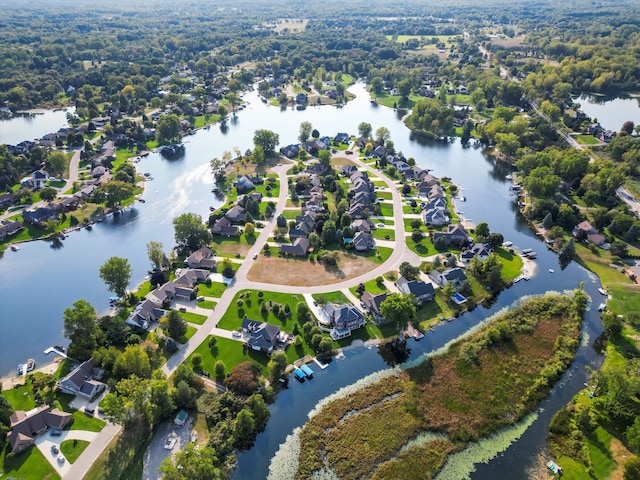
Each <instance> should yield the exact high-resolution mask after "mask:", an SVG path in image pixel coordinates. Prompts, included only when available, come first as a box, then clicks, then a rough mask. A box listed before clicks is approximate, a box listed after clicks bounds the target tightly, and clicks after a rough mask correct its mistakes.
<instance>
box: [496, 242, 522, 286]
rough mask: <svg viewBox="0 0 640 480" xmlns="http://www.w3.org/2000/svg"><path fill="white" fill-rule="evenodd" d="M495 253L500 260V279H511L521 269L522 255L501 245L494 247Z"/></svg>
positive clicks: (518, 273)
mask: <svg viewBox="0 0 640 480" xmlns="http://www.w3.org/2000/svg"><path fill="white" fill-rule="evenodd" d="M496 253H497V254H498V256H499V257H500V260H501V262H502V279H503V280H505V281H509V280H513V279H514V278H516V277H517V276H518V275H520V272H521V270H522V265H523V263H524V262H523V261H522V257H520V255H515V254H513V253H511V252H509V250H508V249H506V248H503V247H498V248H496Z"/></svg>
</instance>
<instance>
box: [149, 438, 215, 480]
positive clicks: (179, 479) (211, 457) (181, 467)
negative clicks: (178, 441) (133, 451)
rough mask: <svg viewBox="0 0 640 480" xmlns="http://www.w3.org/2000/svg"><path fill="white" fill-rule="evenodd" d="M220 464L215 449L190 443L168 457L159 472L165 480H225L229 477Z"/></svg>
mask: <svg viewBox="0 0 640 480" xmlns="http://www.w3.org/2000/svg"><path fill="white" fill-rule="evenodd" d="M220 464H221V461H220V459H219V458H218V453H217V451H216V449H215V448H212V447H209V446H203V445H199V444H198V443H193V442H190V443H188V444H187V446H186V447H185V448H184V450H181V451H179V452H178V453H176V454H175V455H169V456H168V457H166V458H165V459H164V460H163V461H162V464H161V465H160V468H159V469H158V472H159V473H160V475H161V476H162V478H163V479H164V480H185V479H189V480H224V479H226V478H228V476H227V473H226V469H225V468H224V467H223V466H221V465H220Z"/></svg>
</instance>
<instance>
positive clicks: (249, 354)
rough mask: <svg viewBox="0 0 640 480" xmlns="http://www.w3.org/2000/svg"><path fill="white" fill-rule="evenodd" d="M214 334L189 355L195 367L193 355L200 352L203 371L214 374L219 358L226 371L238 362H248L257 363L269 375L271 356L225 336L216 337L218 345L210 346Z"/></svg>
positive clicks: (191, 364)
mask: <svg viewBox="0 0 640 480" xmlns="http://www.w3.org/2000/svg"><path fill="white" fill-rule="evenodd" d="M211 337H212V335H209V336H207V338H205V340H204V341H203V342H202V343H201V344H200V345H198V348H196V349H195V350H194V352H193V353H192V354H191V355H189V358H187V362H188V363H189V365H190V366H191V367H193V360H192V358H193V355H194V354H196V353H199V354H200V355H201V356H202V371H204V372H209V373H210V374H211V375H213V374H214V371H215V365H216V362H217V361H218V360H222V361H223V362H224V367H225V373H228V372H231V370H233V369H234V368H235V367H236V366H237V365H238V364H240V363H242V362H246V361H247V360H248V361H250V362H251V363H255V364H257V365H259V366H260V368H261V369H262V374H263V375H268V370H267V364H268V363H269V357H268V356H267V355H265V354H264V353H261V352H257V351H255V350H251V349H250V348H247V349H244V348H242V342H241V341H238V340H231V339H229V338H224V337H216V346H215V347H213V348H209V341H210V340H211Z"/></svg>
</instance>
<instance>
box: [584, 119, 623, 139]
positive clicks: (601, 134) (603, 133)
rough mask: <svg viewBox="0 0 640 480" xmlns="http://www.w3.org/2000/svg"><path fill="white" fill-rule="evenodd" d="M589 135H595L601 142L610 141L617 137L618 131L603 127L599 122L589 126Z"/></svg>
mask: <svg viewBox="0 0 640 480" xmlns="http://www.w3.org/2000/svg"><path fill="white" fill-rule="evenodd" d="M587 135H593V136H594V137H596V138H597V139H598V140H600V141H601V142H604V143H609V142H610V141H611V140H613V139H614V138H615V137H616V135H617V133H616V132H614V131H613V130H607V129H605V128H602V125H600V124H599V123H592V124H591V125H589V126H588V127H587Z"/></svg>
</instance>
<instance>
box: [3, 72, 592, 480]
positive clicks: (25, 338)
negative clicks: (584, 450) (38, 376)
mask: <svg viewBox="0 0 640 480" xmlns="http://www.w3.org/2000/svg"><path fill="white" fill-rule="evenodd" d="M350 91H351V92H352V93H354V94H355V95H356V99H355V100H354V101H352V102H349V103H348V104H347V105H346V106H345V107H343V108H341V109H338V108H334V107H308V108H307V109H306V110H304V111H298V110H292V109H287V110H280V109H279V108H277V107H271V106H269V105H266V104H263V103H262V102H260V100H259V98H258V95H257V93H256V92H248V93H247V94H246V95H245V100H246V101H247V102H248V106H247V108H245V109H244V110H242V111H241V112H239V113H238V116H237V118H236V119H234V120H232V121H230V122H229V125H228V128H227V129H225V130H224V131H222V130H221V129H220V128H219V127H217V126H213V127H212V128H211V129H210V130H200V131H199V132H197V133H196V134H195V135H193V136H190V137H187V138H186V139H185V144H186V152H185V155H184V157H182V158H180V159H177V160H166V159H164V158H162V157H161V156H160V155H159V154H155V153H153V154H151V155H150V156H149V157H147V158H144V159H143V160H142V161H141V162H140V163H139V164H138V168H139V169H140V171H141V172H149V173H151V175H152V176H153V178H154V180H153V181H151V182H149V183H148V184H147V187H146V190H145V193H144V199H145V201H146V203H138V204H136V205H134V206H133V207H132V208H130V209H128V210H127V211H126V212H124V213H123V214H121V215H119V216H117V217H110V218H108V219H107V220H106V221H105V222H103V223H100V224H97V225H95V226H94V228H93V229H92V230H91V231H87V230H81V231H78V232H74V233H72V234H71V235H69V236H68V238H67V239H66V240H64V241H63V243H61V244H56V245H53V244H51V243H49V242H44V241H39V242H31V243H29V244H23V245H22V246H21V250H20V251H19V252H6V253H5V255H4V258H2V260H0V305H2V312H1V317H2V318H1V320H2V327H3V335H2V336H1V337H0V372H2V373H12V372H13V371H15V370H14V368H15V365H16V364H17V363H20V362H24V360H26V358H27V357H34V358H35V359H36V360H37V361H39V362H40V361H43V360H45V359H46V357H45V356H44V355H43V354H42V353H40V352H42V351H43V350H44V349H45V348H46V347H48V346H50V345H52V344H55V343H62V344H65V343H66V341H65V340H64V338H63V336H62V312H63V311H64V309H65V308H67V307H70V306H71V305H72V304H73V302H75V301H76V300H78V299H80V298H85V299H87V300H88V301H90V302H91V303H92V304H93V305H94V306H95V307H96V308H97V309H98V310H99V311H101V312H103V311H106V310H107V309H108V304H107V303H108V302H107V298H108V297H109V295H110V293H109V292H108V291H107V290H106V287H105V286H104V284H103V283H102V281H101V280H100V279H99V278H98V269H99V267H100V265H102V264H103V263H104V262H105V261H106V260H107V259H108V258H109V257H111V256H114V255H115V256H121V257H126V258H128V259H129V262H130V263H131V265H132V267H133V279H132V285H135V284H137V283H139V282H141V281H142V280H143V279H144V276H145V274H146V271H147V269H148V268H149V261H148V259H147V255H146V247H145V245H146V243H147V242H149V241H151V240H156V241H161V242H163V243H164V245H165V250H168V248H169V247H171V246H172V245H173V244H174V239H173V226H172V223H171V219H172V218H173V217H175V216H176V215H179V214H180V213H183V212H194V213H198V214H200V215H202V216H203V217H205V216H206V215H207V214H208V211H209V206H210V205H213V206H217V205H219V203H220V202H218V201H216V200H215V198H214V197H213V194H212V193H211V192H210V190H211V186H212V182H213V179H212V177H211V173H210V172H209V168H208V162H209V160H210V159H211V158H213V157H215V156H221V154H222V152H223V151H224V150H232V149H233V148H234V147H238V148H240V150H242V151H244V150H246V149H247V148H251V147H252V137H253V133H254V131H255V130H256V129H259V128H268V129H270V130H273V131H275V132H277V133H278V134H279V135H280V145H281V146H282V145H287V144H289V143H294V142H297V140H296V139H297V136H298V130H299V125H300V122H302V121H310V122H311V123H312V124H313V126H314V128H316V129H318V130H319V131H320V133H321V134H322V135H325V134H326V135H331V136H333V135H335V134H336V133H338V132H341V131H343V132H348V133H351V134H356V133H357V126H358V124H359V123H360V122H362V121H366V122H369V123H371V124H372V126H373V129H374V131H375V129H377V128H378V127H381V126H385V127H387V128H388V129H389V131H390V133H391V139H392V140H393V142H394V144H395V147H396V150H398V151H401V152H403V153H404V155H405V156H407V157H414V158H415V160H416V163H417V164H418V165H420V166H422V167H423V168H430V169H433V170H434V174H435V175H437V176H449V177H451V178H452V179H453V180H454V181H455V182H456V183H457V184H458V185H460V186H461V187H462V188H463V189H464V190H463V194H464V196H465V197H466V202H464V203H460V204H459V205H458V208H459V209H460V210H463V211H464V215H465V216H466V217H467V218H470V219H472V220H473V221H474V222H476V223H478V222H480V221H486V222H488V224H489V226H490V228H491V230H492V231H496V232H500V233H502V234H503V235H504V237H505V240H510V241H512V242H514V244H515V245H517V246H519V247H520V248H534V249H535V250H536V251H537V252H538V253H539V256H538V259H537V260H536V263H537V264H538V274H537V276H536V277H535V278H533V279H532V280H530V281H529V282H520V283H518V284H516V285H515V286H514V287H512V288H511V289H508V290H506V291H504V292H503V293H502V294H501V295H500V297H499V299H498V301H497V303H496V304H495V305H494V306H493V307H492V308H490V309H488V310H486V309H483V308H482V307H479V308H477V309H476V310H475V311H474V312H472V313H470V314H467V315H465V316H463V317H461V318H459V319H456V320H455V321H454V322H451V323H447V324H445V325H444V326H442V327H439V328H437V329H436V331H435V332H433V333H429V334H428V335H426V337H425V338H424V339H423V340H422V341H421V342H420V343H416V344H414V345H412V350H413V351H412V357H415V356H417V355H419V354H421V353H423V352H426V351H431V350H433V349H435V348H438V347H439V346H441V345H443V344H444V343H446V342H447V341H448V340H450V339H453V338H456V337H457V336H458V335H460V334H462V333H463V332H465V331H466V330H467V329H468V328H469V327H471V326H473V325H475V324H477V323H478V322H480V321H482V319H484V318H485V317H486V316H487V315H489V314H491V313H492V312H495V311H497V310H498V309H500V308H503V307H505V306H508V305H510V304H512V303H513V302H514V301H516V300H517V299H518V298H520V297H522V296H524V295H528V294H538V293H543V292H545V291H548V290H556V291H564V290H568V289H574V288H576V287H577V285H578V283H579V282H580V281H585V283H586V289H587V292H588V293H589V294H590V295H591V296H592V297H593V296H596V297H597V295H599V294H598V293H597V290H596V289H597V287H598V286H599V285H598V284H597V279H596V278H595V277H593V275H589V274H588V272H586V271H585V270H584V269H582V268H581V267H579V266H577V265H575V264H571V265H569V267H568V268H566V269H565V270H561V269H560V267H559V265H558V260H557V256H556V255H555V254H554V253H552V252H549V251H547V250H546V248H545V246H544V244H542V243H541V242H540V241H539V240H538V239H537V238H536V236H535V235H534V234H533V233H532V232H531V230H530V229H529V228H528V226H527V224H526V222H524V221H523V220H522V219H521V218H520V216H519V214H518V212H517V208H516V206H515V204H514V202H513V201H512V198H511V197H510V196H509V193H508V181H507V180H506V179H505V176H506V175H507V174H508V173H509V169H508V167H507V166H506V165H504V164H502V163H499V162H497V161H495V160H494V159H492V158H491V157H487V156H485V155H483V153H482V152H481V151H480V150H478V149H474V148H470V147H463V146H462V145H461V144H460V143H459V141H456V142H454V143H440V142H434V141H430V140H425V139H422V138H418V137H416V136H415V135H413V134H411V132H409V130H408V129H407V128H406V127H405V126H404V124H403V123H402V122H401V118H402V115H403V112H399V111H398V112H395V111H393V110H391V109H388V108H385V107H380V106H375V105H372V104H370V103H369V97H368V95H367V93H366V91H365V90H364V87H363V85H362V84H356V85H354V86H352V87H351V88H350ZM25 136H26V137H27V138H28V137H30V136H32V135H30V134H28V135H27V134H25ZM549 269H553V270H555V273H550V272H549ZM594 301H596V302H597V301H598V299H597V298H596V299H595V300H594ZM584 328H585V332H588V334H589V337H590V338H591V339H593V338H595V337H596V336H597V335H599V333H600V331H601V326H600V321H599V316H598V315H597V312H595V313H594V312H590V313H588V314H587V318H586V321H585V327H584ZM600 361H601V357H599V356H598V355H597V354H596V353H595V352H594V350H593V349H592V348H591V347H588V346H585V347H582V348H581V349H580V350H579V352H578V357H577V361H576V362H574V364H573V366H572V368H571V370H570V373H569V374H568V375H567V377H568V379H567V381H566V382H565V383H563V384H562V387H561V388H559V387H556V389H554V394H553V395H551V396H550V397H549V398H548V399H547V400H546V401H545V402H544V404H545V411H544V413H543V414H542V415H541V417H540V419H539V420H538V421H536V422H534V424H533V426H532V427H530V428H529V429H528V431H527V432H526V434H525V436H524V437H523V438H522V439H521V440H520V441H519V442H516V443H515V444H514V445H513V446H512V447H511V448H510V449H509V450H507V452H505V454H504V455H503V456H501V457H499V458H498V459H496V460H495V461H492V462H491V463H490V464H489V466H490V467H491V468H499V469H500V471H501V472H503V471H504V472H507V471H509V472H510V473H517V472H522V471H523V469H524V468H525V467H526V465H527V461H528V459H530V458H531V452H532V451H534V450H536V449H539V448H540V447H541V446H543V445H544V442H545V439H546V425H547V424H548V418H547V417H548V415H551V414H552V413H553V412H555V411H556V410H557V409H558V408H560V406H561V405H563V404H564V403H566V401H567V400H568V399H569V398H571V396H573V395H574V394H575V393H576V392H577V391H578V390H579V388H580V386H581V385H582V382H583V381H584V375H585V373H584V368H583V367H584V365H590V366H592V367H597V366H598V364H599V362H600ZM381 368H384V364H383V362H382V360H381V359H380V357H379V356H378V354H377V350H375V349H373V350H367V349H362V350H348V351H347V352H346V353H345V356H344V358H342V359H338V360H336V361H334V362H333V363H332V364H331V365H330V366H329V367H328V368H327V369H326V370H324V371H319V372H316V378H315V379H314V380H312V381H311V382H307V383H305V384H302V385H299V384H297V383H296V382H291V384H290V388H289V389H288V390H286V391H284V392H282V393H280V394H279V395H278V398H277V401H276V402H275V404H274V405H272V406H271V411H272V415H271V419H270V421H269V423H268V425H267V429H266V430H265V432H263V433H262V434H260V435H259V436H258V438H257V441H256V445H255V446H254V448H252V449H251V450H249V451H248V452H245V453H242V454H240V455H239V456H238V468H237V469H236V470H234V474H233V475H234V478H236V479H245V478H246V479H253V478H264V477H265V476H266V473H267V471H268V466H269V461H270V459H271V457H272V456H273V454H274V453H275V452H276V450H277V449H278V446H279V444H280V443H282V442H283V441H284V440H285V438H286V436H287V435H288V434H289V433H291V431H292V430H293V428H295V427H297V426H301V425H303V424H304V422H305V421H306V419H307V414H308V412H309V411H310V410H311V409H312V408H313V407H314V405H315V404H316V402H317V401H318V400H320V399H322V398H324V397H325V396H326V395H329V394H331V393H333V392H335V391H337V390H338V389H339V388H341V387H342V386H345V385H349V384H351V383H353V382H354V381H355V380H358V379H359V378H361V377H363V376H365V375H366V374H368V373H371V372H373V371H376V370H379V369H381ZM316 370H317V369H316ZM545 418H546V420H545ZM525 439H526V440H525ZM514 463H515V465H514ZM494 466H496V467H494ZM516 471H517V472H516ZM477 475H481V476H476V478H495V471H494V472H493V473H491V472H487V473H485V474H481V473H480V472H479V473H478V474H477ZM516 477H518V475H514V474H510V475H508V478H516Z"/></svg>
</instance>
